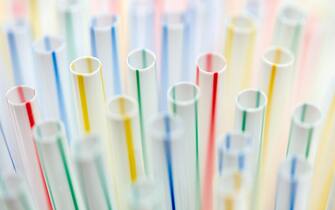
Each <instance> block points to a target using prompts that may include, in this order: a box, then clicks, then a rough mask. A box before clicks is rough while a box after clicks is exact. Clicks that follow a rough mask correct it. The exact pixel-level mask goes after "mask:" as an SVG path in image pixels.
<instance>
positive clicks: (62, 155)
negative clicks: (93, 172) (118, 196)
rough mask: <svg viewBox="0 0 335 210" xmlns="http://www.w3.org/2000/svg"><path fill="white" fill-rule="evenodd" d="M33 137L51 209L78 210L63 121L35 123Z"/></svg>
mask: <svg viewBox="0 0 335 210" xmlns="http://www.w3.org/2000/svg"><path fill="white" fill-rule="evenodd" d="M34 139H35V141H36V144H37V148H38V153H39V157H40V160H41V164H42V167H43V172H44V175H45V180H46V182H47V185H48V189H49V194H50V197H51V200H52V202H53V207H54V209H69V210H71V209H73V210H78V209H81V208H82V201H81V197H80V196H81V195H80V193H79V190H78V186H77V184H76V179H75V177H74V174H73V168H72V167H73V166H72V163H71V161H70V157H69V148H68V144H67V139H66V134H65V129H64V127H63V124H62V123H61V122H60V121H44V122H41V123H37V124H36V125H35V127H34Z"/></svg>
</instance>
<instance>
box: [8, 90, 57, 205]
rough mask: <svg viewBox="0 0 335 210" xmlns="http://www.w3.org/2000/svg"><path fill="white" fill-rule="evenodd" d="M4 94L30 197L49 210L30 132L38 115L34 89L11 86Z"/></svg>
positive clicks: (37, 156) (46, 192)
mask: <svg viewBox="0 0 335 210" xmlns="http://www.w3.org/2000/svg"><path fill="white" fill-rule="evenodd" d="M6 98H7V102H8V105H9V110H10V113H11V119H12V123H13V127H14V128H15V133H16V139H15V140H16V146H17V148H18V151H19V154H20V159H21V162H22V165H23V169H21V170H22V171H23V173H24V175H25V177H26V179H27V182H28V185H29V188H30V191H31V193H32V197H33V198H34V201H35V203H36V205H37V207H38V208H40V209H47V210H52V209H53V207H52V203H51V199H50V197H49V194H48V189H47V184H46V182H45V176H44V174H43V171H42V166H41V161H40V157H39V154H38V151H37V146H36V143H35V142H34V140H33V134H32V128H33V127H34V126H35V124H36V122H38V121H39V119H40V116H39V110H38V108H37V101H36V93H35V90H34V89H33V88H30V87H28V86H15V87H13V88H11V89H9V90H8V91H7V94H6Z"/></svg>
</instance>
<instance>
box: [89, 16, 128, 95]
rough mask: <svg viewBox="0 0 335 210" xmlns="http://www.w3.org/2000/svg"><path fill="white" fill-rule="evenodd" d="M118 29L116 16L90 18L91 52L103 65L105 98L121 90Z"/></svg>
mask: <svg viewBox="0 0 335 210" xmlns="http://www.w3.org/2000/svg"><path fill="white" fill-rule="evenodd" d="M118 31H119V17H118V16H113V15H107V14H106V15H100V16H96V17H93V18H92V20H91V25H90V40H91V52H92V55H93V56H94V57H97V58H98V59H99V60H100V61H101V62H102V63H103V65H104V68H103V71H102V75H103V78H104V80H105V89H106V96H107V98H110V97H112V96H115V95H119V94H121V92H122V84H121V81H122V80H121V76H122V75H121V68H120V50H119V43H120V41H119V32H118Z"/></svg>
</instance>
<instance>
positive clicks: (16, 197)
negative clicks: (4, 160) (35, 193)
mask: <svg viewBox="0 0 335 210" xmlns="http://www.w3.org/2000/svg"><path fill="white" fill-rule="evenodd" d="M0 182H1V183H0V205H1V209H2V208H5V210H36V207H35V205H34V203H33V199H32V196H31V193H30V192H29V191H28V187H27V186H26V183H25V181H24V178H23V177H22V176H20V175H18V174H15V173H9V174H5V175H3V176H2V177H1V178H0Z"/></svg>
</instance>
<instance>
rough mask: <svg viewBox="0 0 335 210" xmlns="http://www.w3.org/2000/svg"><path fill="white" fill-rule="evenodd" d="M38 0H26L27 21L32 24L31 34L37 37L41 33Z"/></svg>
mask: <svg viewBox="0 0 335 210" xmlns="http://www.w3.org/2000/svg"><path fill="white" fill-rule="evenodd" d="M39 6H40V5H39V1H38V0H28V9H29V22H30V23H31V24H32V28H33V35H34V37H35V38H36V37H38V36H39V35H40V33H41V31H42V30H41V22H40V21H41V19H40V15H41V14H40V8H39Z"/></svg>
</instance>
